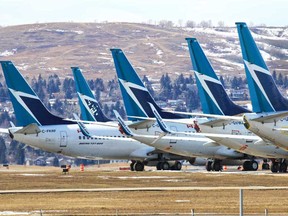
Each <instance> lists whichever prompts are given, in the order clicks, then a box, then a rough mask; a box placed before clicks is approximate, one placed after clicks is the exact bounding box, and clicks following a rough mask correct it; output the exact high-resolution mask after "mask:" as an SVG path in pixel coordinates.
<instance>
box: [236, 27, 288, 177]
mask: <svg viewBox="0 0 288 216" xmlns="http://www.w3.org/2000/svg"><path fill="white" fill-rule="evenodd" d="M236 25H237V30H238V35H239V39H240V46H241V50H242V56H243V60H244V65H245V72H246V76H247V82H248V86H249V91H250V97H251V101H252V105H253V109H255V110H254V111H255V113H250V114H245V115H244V122H245V126H246V128H247V129H248V130H250V131H252V132H253V133H255V134H257V135H258V136H260V137H262V138H263V139H265V140H269V141H270V142H271V143H273V144H274V145H276V146H279V147H281V148H283V149H284V150H288V143H287V126H288V122H287V120H281V121H279V120H280V119H283V118H284V117H287V116H288V112H287V111H288V100H287V99H286V98H284V97H283V96H282V95H281V93H280V91H279V89H278V88H277V86H276V84H275V81H274V79H273V77H272V75H271V73H270V72H269V69H268V67H267V65H266V64H265V61H264V59H263V58H262V56H261V53H260V51H259V49H258V47H257V45H256V43H255V41H254V39H253V37H252V35H251V33H250V30H249V28H248V26H247V24H246V23H243V22H238V23H236ZM286 170H287V163H286V161H285V160H284V161H283V160H282V161H281V162H278V161H273V164H272V171H273V172H277V171H280V172H286Z"/></svg>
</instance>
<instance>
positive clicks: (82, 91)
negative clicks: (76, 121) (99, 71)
mask: <svg viewBox="0 0 288 216" xmlns="http://www.w3.org/2000/svg"><path fill="white" fill-rule="evenodd" d="M71 69H72V72H73V75H74V80H75V85H76V90H77V94H78V99H79V104H80V109H81V115H82V119H83V120H86V121H98V122H108V121H111V120H110V119H109V118H107V116H106V115H105V114H104V113H103V112H102V109H101V107H100V105H99V103H98V101H96V99H95V97H94V95H93V93H92V91H91V89H90V87H89V85H88V84H87V82H86V80H85V78H84V76H83V74H82V72H81V70H80V68H78V67H71Z"/></svg>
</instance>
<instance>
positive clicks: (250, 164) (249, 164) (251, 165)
mask: <svg viewBox="0 0 288 216" xmlns="http://www.w3.org/2000/svg"><path fill="white" fill-rule="evenodd" d="M243 170H244V171H257V170H258V162H257V161H255V160H251V161H245V162H244V163H243Z"/></svg>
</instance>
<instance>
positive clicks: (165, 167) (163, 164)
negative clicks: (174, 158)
mask: <svg viewBox="0 0 288 216" xmlns="http://www.w3.org/2000/svg"><path fill="white" fill-rule="evenodd" d="M162 169H163V170H169V169H170V165H169V163H168V162H166V161H165V162H163V163H162Z"/></svg>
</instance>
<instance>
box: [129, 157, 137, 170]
mask: <svg viewBox="0 0 288 216" xmlns="http://www.w3.org/2000/svg"><path fill="white" fill-rule="evenodd" d="M135 163H136V161H134V160H132V162H131V164H130V170H131V171H134V165H135Z"/></svg>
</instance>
